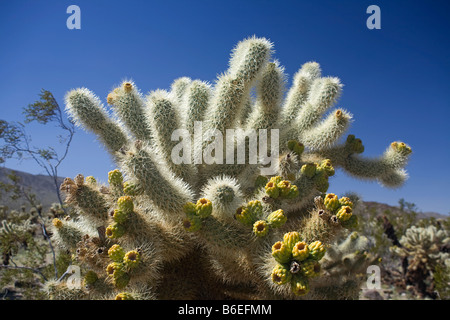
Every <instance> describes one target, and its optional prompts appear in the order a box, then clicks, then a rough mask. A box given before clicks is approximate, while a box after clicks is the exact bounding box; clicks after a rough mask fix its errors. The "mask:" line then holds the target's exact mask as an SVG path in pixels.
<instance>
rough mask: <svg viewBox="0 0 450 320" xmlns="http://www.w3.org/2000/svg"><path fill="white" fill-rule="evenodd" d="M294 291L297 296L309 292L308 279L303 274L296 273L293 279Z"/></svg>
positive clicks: (292, 287)
mask: <svg viewBox="0 0 450 320" xmlns="http://www.w3.org/2000/svg"><path fill="white" fill-rule="evenodd" d="M291 290H292V293H293V294H295V295H297V296H303V295H305V294H307V293H308V292H309V283H308V279H307V278H305V277H304V276H302V275H299V274H297V275H294V276H293V277H292V280H291Z"/></svg>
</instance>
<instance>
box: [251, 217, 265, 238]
mask: <svg viewBox="0 0 450 320" xmlns="http://www.w3.org/2000/svg"><path fill="white" fill-rule="evenodd" d="M267 232H269V225H268V224H267V222H265V221H264V220H259V221H256V222H255V223H254V224H253V233H254V234H255V235H256V236H258V237H264V236H265V235H266V234H267Z"/></svg>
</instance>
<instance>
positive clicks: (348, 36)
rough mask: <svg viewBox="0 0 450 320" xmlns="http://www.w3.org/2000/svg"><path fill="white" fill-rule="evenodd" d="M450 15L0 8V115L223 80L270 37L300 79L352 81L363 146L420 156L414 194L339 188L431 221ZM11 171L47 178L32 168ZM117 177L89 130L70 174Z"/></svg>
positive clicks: (449, 72) (37, 0)
mask: <svg viewBox="0 0 450 320" xmlns="http://www.w3.org/2000/svg"><path fill="white" fill-rule="evenodd" d="M71 4H76V5H78V6H79V7H80V8H81V30H69V29H67V27H66V19H67V18H68V16H69V15H68V14H67V13H66V8H67V7H68V6H69V5H71ZM372 4H376V5H378V6H379V7H380V8H381V30H369V29H367V27H366V19H367V18H368V17H369V15H368V14H367V13H366V9H367V7H368V6H369V5H372ZM449 13H450V2H448V1H435V0H433V1H400V0H396V1H379V0H371V1H365V0H353V1H350V0H329V1H323V0H315V1H313V0H309V1H302V0H296V1H281V0H278V1H275V0H270V1H269V0H257V1H256V0H255V1H245V0H238V1H236V0H232V1H229V0H228V1H212V0H209V1H196V0H192V1H168V0H165V1H158V2H157V1H143V0H141V1H137V0H127V1H100V0H96V1H93V0H89V1H81V0H72V1H63V0H58V1H41V0H30V1H24V0H15V1H1V2H0V43H1V46H0V119H4V120H8V121H17V120H20V119H21V110H22V108H23V107H24V106H26V105H27V104H29V103H32V102H34V101H35V100H36V99H37V98H38V93H39V92H40V90H41V88H45V89H47V90H50V91H51V92H53V93H54V95H55V97H56V99H57V100H58V101H59V102H60V103H61V104H62V103H63V97H64V95H65V93H66V92H67V91H68V90H70V89H72V88H76V87H81V86H85V87H87V88H89V89H91V90H93V91H94V92H95V93H96V94H97V95H98V96H99V97H101V98H102V99H103V100H105V98H106V95H107V94H108V93H109V91H110V90H111V89H112V88H113V87H114V86H116V85H118V84H119V83H120V82H121V81H122V80H124V79H126V78H132V79H133V80H134V81H135V82H136V84H137V85H138V86H139V88H140V89H141V90H142V91H143V92H148V91H150V90H154V89H157V88H162V89H166V88H168V87H169V86H170V84H171V83H172V81H173V80H174V79H175V78H178V77H181V76H188V77H191V78H194V79H202V80H207V81H210V82H213V81H214V80H215V78H216V76H217V75H218V74H219V73H221V72H223V71H225V70H226V68H227V64H228V59H229V55H230V50H231V49H232V48H233V46H234V45H235V44H236V43H237V42H238V41H240V40H242V39H244V38H246V37H248V36H251V35H256V36H258V37H266V38H269V39H270V40H271V41H273V42H274V44H275V50H276V53H275V56H274V57H275V58H277V59H278V60H279V61H280V62H281V64H282V65H284V66H285V68H286V72H287V73H288V74H289V75H290V78H289V80H290V81H291V80H292V75H293V74H294V73H295V72H296V71H297V70H298V68H299V67H300V66H301V65H302V64H303V63H304V62H306V61H310V60H315V61H317V62H319V63H320V64H321V66H322V70H323V74H325V75H330V76H338V77H339V78H340V79H341V80H342V82H343V83H344V84H345V87H344V91H343V95H342V97H341V99H340V101H339V103H338V106H341V107H344V108H346V109H347V110H349V111H350V112H352V114H353V115H354V119H355V122H354V124H353V125H352V127H351V129H350V131H349V133H353V134H355V135H356V136H357V137H360V138H361V139H362V140H363V143H364V145H365V152H364V154H365V155H366V156H376V155H379V154H381V153H382V152H383V151H384V150H385V149H386V147H387V146H388V145H389V143H390V142H392V141H395V140H403V141H405V142H407V143H408V144H410V145H411V146H412V149H413V155H412V158H411V161H410V163H409V165H408V167H407V169H408V172H409V174H410V179H409V180H408V181H407V183H406V185H405V186H404V187H402V188H400V189H397V190H390V189H384V188H382V187H381V186H380V185H378V184H377V183H376V182H365V181H358V180H355V179H353V178H348V177H346V175H345V174H344V173H343V172H342V171H338V173H337V174H336V176H335V177H333V178H332V182H331V187H330V189H329V190H330V191H332V192H335V193H338V194H340V193H342V192H345V191H351V190H353V191H357V192H358V193H359V194H361V195H362V196H363V198H364V199H365V200H367V201H380V202H385V203H389V204H393V205H395V204H397V202H398V200H399V199H400V198H404V199H405V200H406V201H409V202H414V203H415V204H417V206H418V207H419V209H420V210H422V211H436V212H440V213H448V212H450V205H449V200H448V199H449V190H450V188H449V187H450V165H449V163H450V148H449V138H450V133H449V132H450V131H449V125H448V124H449V121H450V120H449V119H450V81H449V76H450V52H449V48H450V43H449V42H450V19H449V18H448V15H449ZM29 132H30V134H32V138H33V141H34V143H35V144H39V143H42V142H46V141H47V142H48V141H55V142H56V140H55V139H54V138H53V136H54V134H55V129H54V128H52V127H41V126H31V127H30V128H29ZM52 139H53V140H52ZM49 143H51V142H49ZM6 166H7V167H10V168H14V169H18V170H22V171H27V172H31V173H43V171H42V169H40V168H39V167H37V166H36V165H34V163H33V162H32V161H23V162H22V163H20V164H19V163H16V162H14V161H10V162H7V163H6ZM114 168H115V167H114V165H113V164H112V162H111V161H110V159H109V156H108V155H107V153H106V152H105V151H104V150H103V149H102V147H101V146H100V144H99V143H98V142H97V141H96V140H95V137H94V136H93V135H91V134H87V133H85V132H84V131H82V130H80V129H78V131H77V133H76V136H75V140H74V141H73V144H72V147H71V150H70V154H69V157H68V158H67V159H66V161H65V162H64V163H63V165H62V166H61V168H60V174H61V176H69V177H73V176H75V175H76V174H77V173H83V174H85V175H94V176H96V177H97V178H98V179H100V180H102V181H105V180H106V177H107V172H108V171H109V170H111V169H114Z"/></svg>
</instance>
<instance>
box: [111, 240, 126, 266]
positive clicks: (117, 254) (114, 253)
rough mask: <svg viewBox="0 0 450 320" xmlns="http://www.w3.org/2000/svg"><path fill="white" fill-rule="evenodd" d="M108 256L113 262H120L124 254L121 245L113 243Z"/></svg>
mask: <svg viewBox="0 0 450 320" xmlns="http://www.w3.org/2000/svg"><path fill="white" fill-rule="evenodd" d="M108 256H109V258H110V259H111V260H112V261H114V262H122V260H123V257H124V256H125V252H124V251H123V249H122V247H121V246H119V245H118V244H115V245H113V246H112V247H111V248H109V250H108Z"/></svg>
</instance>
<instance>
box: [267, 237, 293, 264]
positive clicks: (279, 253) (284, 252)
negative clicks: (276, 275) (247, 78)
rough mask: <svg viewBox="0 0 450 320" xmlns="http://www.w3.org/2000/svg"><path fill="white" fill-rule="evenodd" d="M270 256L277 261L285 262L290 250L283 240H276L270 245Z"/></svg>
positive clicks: (290, 252)
mask: <svg viewBox="0 0 450 320" xmlns="http://www.w3.org/2000/svg"><path fill="white" fill-rule="evenodd" d="M272 256H273V257H274V258H275V260H276V261H277V262H279V263H287V262H289V260H290V259H291V256H292V250H290V249H289V248H288V246H287V245H286V244H284V243H283V242H281V241H278V242H276V243H275V244H274V245H273V246H272Z"/></svg>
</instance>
